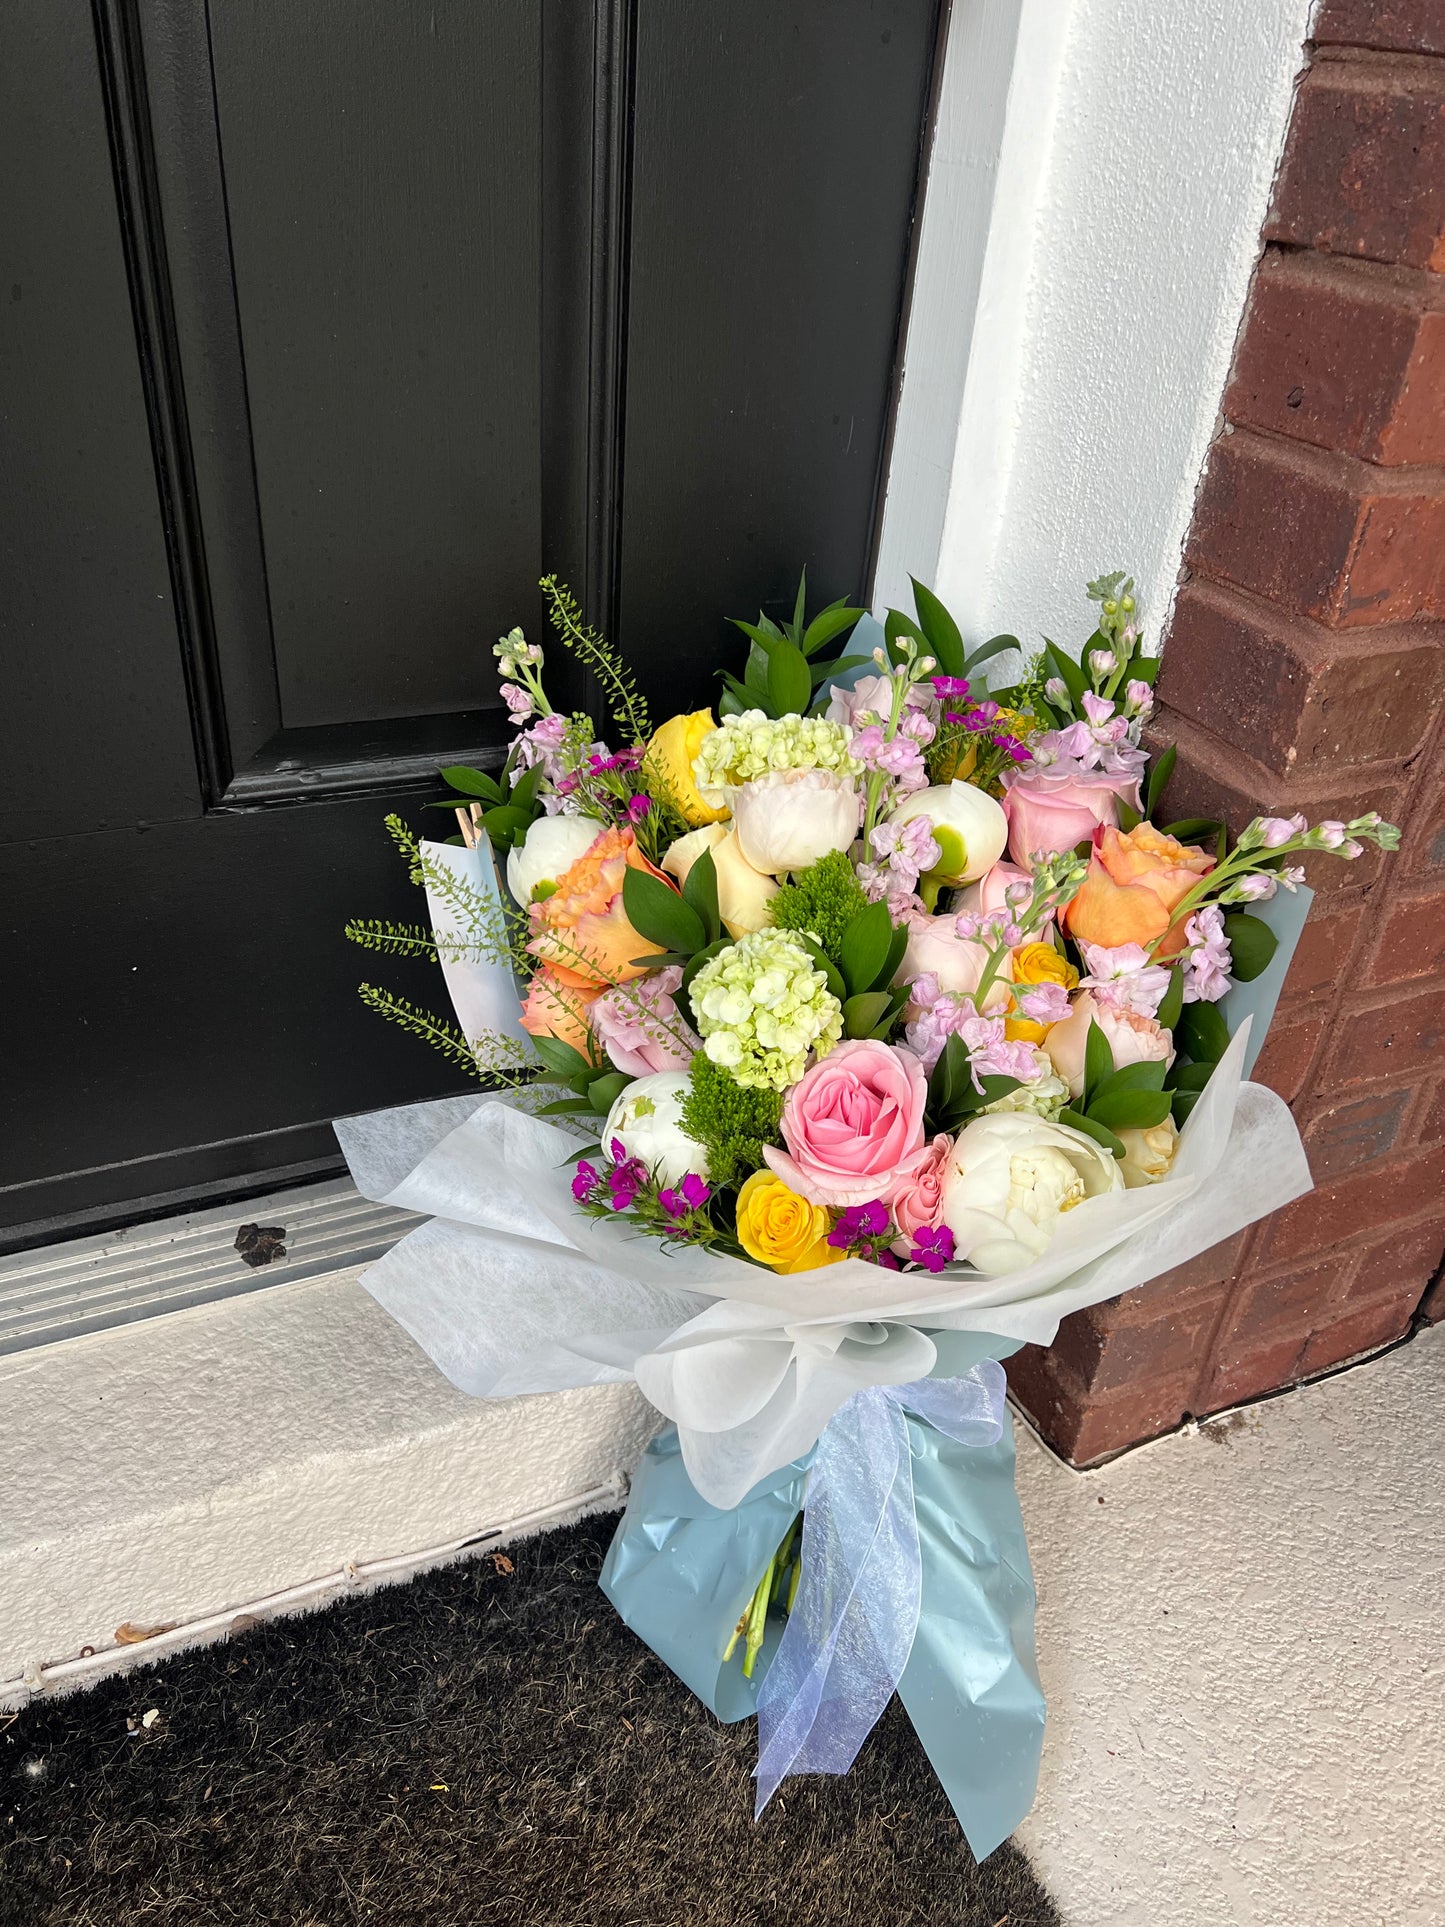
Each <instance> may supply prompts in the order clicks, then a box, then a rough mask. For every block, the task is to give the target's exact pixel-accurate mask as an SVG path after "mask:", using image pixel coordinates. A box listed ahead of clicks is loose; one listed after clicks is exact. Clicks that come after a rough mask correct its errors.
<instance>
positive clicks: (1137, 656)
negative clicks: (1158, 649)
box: [1126, 649, 1164, 689]
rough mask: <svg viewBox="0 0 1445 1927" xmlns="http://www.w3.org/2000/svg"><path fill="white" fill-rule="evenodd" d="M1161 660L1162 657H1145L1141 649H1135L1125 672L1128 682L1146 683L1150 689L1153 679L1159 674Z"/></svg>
mask: <svg viewBox="0 0 1445 1927" xmlns="http://www.w3.org/2000/svg"><path fill="white" fill-rule="evenodd" d="M1163 660H1164V658H1163V657H1162V656H1146V655H1145V654H1144V651H1143V650H1142V649H1136V650H1135V651H1134V653H1133V655H1132V656H1131V657H1130V658H1129V668H1128V671H1127V672H1126V673H1127V677H1128V680H1129V681H1130V682H1144V683H1148V685H1149V687H1150V688H1151V689H1152V688H1153V686H1154V678H1155V677H1156V676H1157V675H1158V674H1159V665H1160V663H1161V662H1163Z"/></svg>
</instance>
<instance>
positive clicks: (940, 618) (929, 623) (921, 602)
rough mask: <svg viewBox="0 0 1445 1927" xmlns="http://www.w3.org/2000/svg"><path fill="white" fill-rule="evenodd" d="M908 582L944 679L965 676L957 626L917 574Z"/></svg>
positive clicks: (925, 637) (920, 622)
mask: <svg viewBox="0 0 1445 1927" xmlns="http://www.w3.org/2000/svg"><path fill="white" fill-rule="evenodd" d="M908 580H909V581H910V582H911V583H912V584H913V606H914V608H915V609H916V610H917V611H918V626H919V628H920V629H922V631H923V639H924V641H925V642H926V643H927V644H928V647H929V649H930V651H931V652H932V654H933V655H935V656H936V657H937V658H938V666H939V668H940V669H941V670H942V671H943V673H944V675H945V676H962V675H964V674H966V671H965V669H964V666H963V662H964V647H963V636H962V634H961V633H960V631H959V627H958V624H957V623H956V622H955V621H954V619H953V617H952V616H951V615H950V614H949V613H948V611H947V609H945V608H944V606H943V604H942V603H941V602H940V601H939V599H938V597H937V596H936V595H935V594H934V593H933V591H932V589H926V588H925V587H924V586H923V584H922V583H921V582H920V581H919V580H918V577H917V576H915V575H911V576H909V578H908Z"/></svg>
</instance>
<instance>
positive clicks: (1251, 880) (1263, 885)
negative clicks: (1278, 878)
mask: <svg viewBox="0 0 1445 1927" xmlns="http://www.w3.org/2000/svg"><path fill="white" fill-rule="evenodd" d="M1278 888H1279V885H1278V884H1277V883H1276V882H1275V880H1274V878H1273V877H1272V876H1271V875H1270V874H1269V872H1268V870H1256V871H1255V872H1254V873H1253V874H1252V875H1251V876H1247V877H1241V878H1240V879H1239V881H1238V883H1236V884H1235V886H1234V895H1235V896H1236V897H1237V898H1238V899H1239V901H1240V902H1241V903H1267V902H1268V900H1269V899H1270V898H1271V897H1272V896H1273V895H1274V893H1275V891H1276V890H1277V889H1278Z"/></svg>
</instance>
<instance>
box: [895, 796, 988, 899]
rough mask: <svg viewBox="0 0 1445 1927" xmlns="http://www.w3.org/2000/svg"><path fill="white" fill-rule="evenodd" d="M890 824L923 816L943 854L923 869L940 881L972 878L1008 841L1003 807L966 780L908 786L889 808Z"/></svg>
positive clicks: (956, 881)
mask: <svg viewBox="0 0 1445 1927" xmlns="http://www.w3.org/2000/svg"><path fill="white" fill-rule="evenodd" d="M889 814H890V817H891V820H892V821H893V822H895V823H907V822H908V821H909V820H910V819H911V818H913V817H915V816H926V817H927V818H928V820H929V822H930V823H931V824H932V825H933V836H934V841H935V842H936V843H937V844H938V846H939V848H940V849H941V850H942V852H943V855H942V856H941V857H940V859H939V861H938V862H937V864H936V865H935V866H934V868H933V869H932V870H931V871H930V872H929V874H930V876H933V877H936V878H937V879H938V880H939V882H941V883H973V882H975V881H976V880H977V879H978V878H979V877H981V876H983V875H985V874H986V873H987V872H988V871H989V870H991V869H992V868H993V866H994V864H995V863H997V862H998V860H999V858H1000V857H1001V856H1002V855H1003V852H1004V845H1005V844H1006V843H1007V842H1008V818H1007V817H1006V816H1005V815H1004V813H1003V806H1002V805H1001V804H1000V803H997V802H995V801H994V799H993V797H991V796H989V795H987V794H986V793H985V792H984V791H983V790H981V789H978V788H976V787H975V785H974V784H972V783H961V782H953V783H936V784H934V786H933V787H932V788H931V789H926V790H914V791H913V792H912V793H911V795H908V796H905V797H904V798H903V800H902V802H901V803H899V804H898V806H897V807H896V808H895V809H893V810H892V811H890V813H889Z"/></svg>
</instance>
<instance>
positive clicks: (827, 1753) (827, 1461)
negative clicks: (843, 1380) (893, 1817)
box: [754, 1358, 1005, 1814]
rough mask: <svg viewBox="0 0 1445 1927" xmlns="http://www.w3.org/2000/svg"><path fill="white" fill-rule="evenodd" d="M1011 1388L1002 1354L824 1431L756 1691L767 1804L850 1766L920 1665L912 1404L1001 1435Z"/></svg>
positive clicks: (981, 1432) (966, 1432) (932, 1417)
mask: <svg viewBox="0 0 1445 1927" xmlns="http://www.w3.org/2000/svg"><path fill="white" fill-rule="evenodd" d="M1004 1392H1005V1382H1004V1375H1003V1368H1002V1367H1001V1366H1000V1365H999V1364H998V1362H997V1361H996V1360H994V1359H991V1358H987V1359H984V1360H983V1361H982V1362H981V1363H980V1364H977V1365H975V1366H974V1367H973V1369H972V1370H971V1371H969V1372H967V1373H966V1374H965V1375H964V1376H963V1377H962V1378H921V1379H918V1380H916V1381H915V1382H914V1383H913V1384H911V1385H875V1386H870V1387H869V1388H868V1389H867V1390H866V1391H862V1392H856V1393H855V1394H854V1395H853V1397H852V1398H850V1399H849V1400H848V1402H847V1404H846V1405H844V1406H842V1407H840V1409H839V1410H838V1412H837V1413H836V1414H835V1416H834V1417H833V1419H832V1420H831V1422H830V1423H829V1424H828V1426H827V1427H826V1429H825V1430H824V1432H823V1433H822V1436H821V1437H820V1438H819V1440H818V1450H817V1454H816V1456H815V1458H814V1460H813V1466H812V1471H811V1473H810V1475H809V1479H808V1497H807V1505H806V1507H805V1509H804V1513H803V1550H802V1573H801V1576H800V1578H799V1582H798V1592H797V1597H796V1599H795V1600H794V1602H793V1607H792V1610H791V1612H790V1613H789V1615H788V1623H787V1627H786V1629H785V1630H784V1633H783V1637H782V1639H781V1641H780V1642H779V1645H778V1650H777V1652H776V1653H775V1654H774V1655H773V1662H772V1664H771V1666H769V1668H768V1671H767V1674H766V1676H765V1678H764V1680H763V1684H762V1689H761V1691H760V1692H759V1694H758V1764H757V1769H756V1772H755V1774H754V1778H755V1779H756V1780H757V1783H758V1791H757V1809H756V1811H757V1813H759V1814H760V1813H761V1812H762V1810H763V1808H764V1807H765V1806H766V1805H767V1804H768V1801H769V1800H771V1798H772V1797H773V1794H774V1793H775V1792H776V1791H777V1788H778V1786H779V1783H780V1782H781V1781H782V1780H783V1779H784V1777H785V1776H786V1775H787V1774H789V1773H846V1772H847V1771H848V1769H849V1767H851V1766H852V1764H853V1762H854V1760H855V1759H856V1758H857V1755H858V1749H859V1748H860V1747H861V1746H862V1744H863V1742H864V1740H866V1739H867V1737H868V1735H869V1734H870V1733H871V1732H872V1730H873V1728H874V1726H875V1725H876V1724H877V1723H878V1720H879V1718H880V1717H881V1715H882V1713H883V1709H884V1707H885V1706H887V1704H888V1702H889V1700H890V1699H891V1698H892V1697H893V1693H894V1690H895V1689H896V1687H897V1685H898V1682H899V1680H900V1678H901V1677H902V1675H903V1669H904V1667H905V1666H906V1665H907V1664H908V1656H909V1654H910V1653H911V1652H912V1650H913V1640H914V1635H915V1634H916V1632H917V1630H918V1613H919V1605H920V1601H921V1598H922V1574H923V1560H922V1554H921V1551H920V1548H919V1541H918V1515H917V1512H916V1511H915V1508H914V1499H913V1454H912V1451H911V1449H910V1446H909V1441H908V1419H907V1416H906V1414H907V1413H909V1412H912V1413H915V1414H916V1415H917V1416H918V1417H919V1418H921V1419H924V1420H926V1421H927V1423H928V1424H930V1425H932V1426H934V1427H935V1428H936V1429H937V1430H938V1431H940V1432H943V1433H945V1434H947V1436H948V1437H949V1438H951V1439H956V1440H957V1441H958V1443H959V1444H960V1445H976V1446H985V1445H992V1444H994V1442H995V1441H996V1440H997V1439H998V1438H999V1437H1000V1436H1001V1434H1002V1432H1003V1418H1004Z"/></svg>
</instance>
